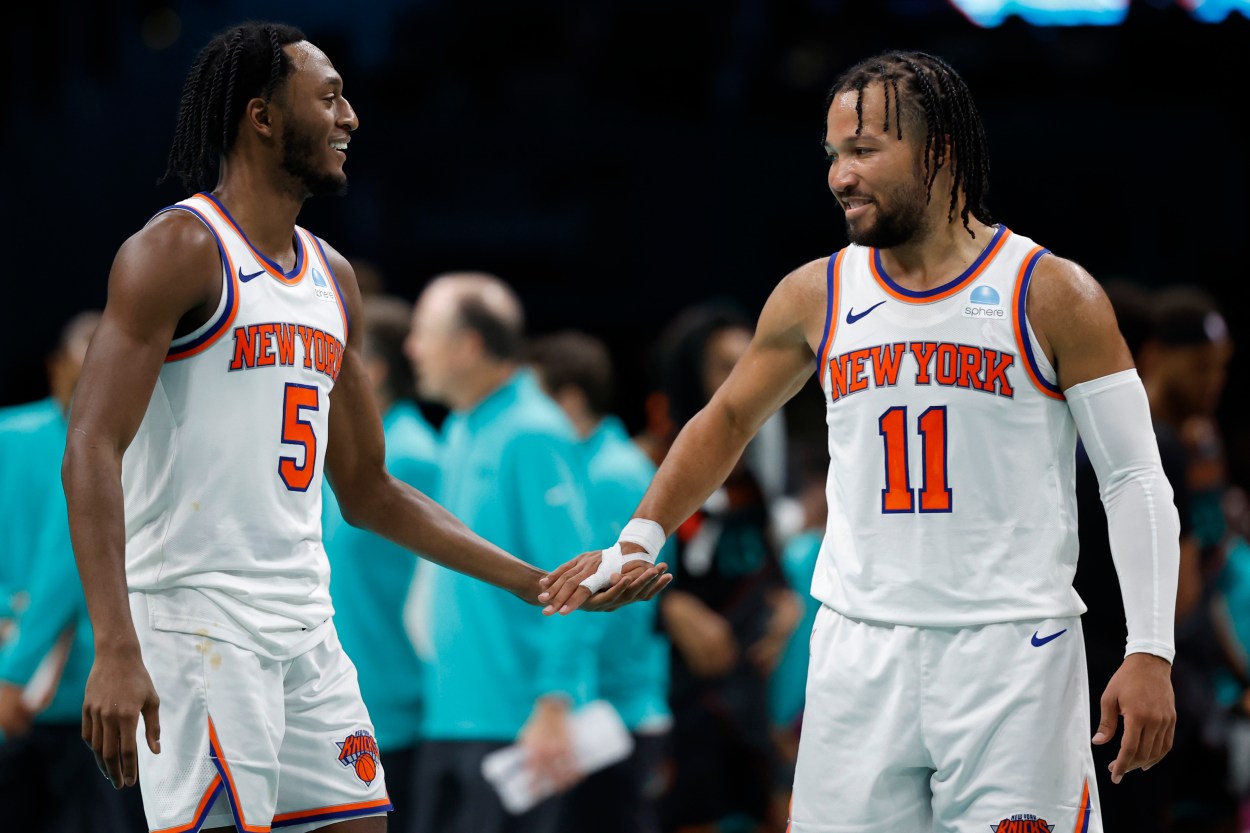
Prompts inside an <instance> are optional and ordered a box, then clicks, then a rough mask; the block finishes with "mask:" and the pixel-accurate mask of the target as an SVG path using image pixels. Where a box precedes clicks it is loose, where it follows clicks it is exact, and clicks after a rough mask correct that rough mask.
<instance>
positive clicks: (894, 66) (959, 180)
mask: <svg viewBox="0 0 1250 833" xmlns="http://www.w3.org/2000/svg"><path fill="white" fill-rule="evenodd" d="M876 82H880V83H881V88H882V92H883V93H884V95H885V124H884V125H883V126H882V129H883V130H885V131H886V132H887V133H888V132H889V131H890V124H891V122H890V101H891V99H893V102H894V122H893V124H894V130H895V132H896V134H897V135H898V138H899V140H900V141H901V140H902V138H903V118H904V114H906V117H907V118H908V120H909V121H912V122H914V123H918V122H919V120H920V119H921V118H923V119H924V124H925V126H926V131H927V132H926V133H925V139H924V175H925V187H926V188H927V189H928V198H929V199H930V200H932V199H933V183H934V181H935V180H936V179H937V175H938V171H940V170H941V169H942V167H943V166H944V165H946V163H947V162H948V161H949V160H948V159H947V151H948V149H949V151H950V152H951V153H952V154H953V155H954V162H953V163H952V164H953V167H952V169H951V193H950V207H949V209H948V210H947V214H946V219H947V220H948V221H950V220H954V219H955V209H956V208H957V207H958V205H959V194H960V191H962V192H963V194H964V196H965V197H966V200H965V202H964V207H963V209H962V210H961V211H960V217H961V218H962V220H963V224H964V228H965V229H968V234H970V235H972V236H973V237H975V236H976V235H975V234H974V233H973V231H972V229H971V228H970V227H969V225H968V217H969V216H970V215H971V216H974V217H976V218H977V219H978V220H980V221H981V222H982V223H985V224H987V225H992V224H993V223H994V217H993V215H992V214H991V213H990V210H989V208H988V207H987V206H986V202H985V198H986V194H987V193H988V192H989V188H990V176H989V174H990V160H989V151H988V148H987V147H986V142H985V130H984V128H983V127H982V125H981V116H980V115H979V114H978V113H977V108H976V104H975V103H974V102H973V100H972V93H970V92H969V91H968V87H967V85H966V84H965V83H964V80H963V79H962V78H961V77H960V76H959V73H957V72H956V71H955V70H954V69H953V68H952V67H951V65H950V64H948V63H946V62H945V61H943V60H942V59H941V58H938V57H936V56H934V55H929V54H927V53H925V52H883V53H881V54H880V55H876V56H874V57H872V58H867V59H865V60H863V61H860V62H859V63H858V64H856V65H855V66H853V67H851V68H850V69H848V70H847V71H846V72H844V73H843V74H842V77H841V78H839V79H838V80H837V81H836V82H835V83H834V85H833V88H832V89H830V91H829V95H828V97H827V98H826V99H825V112H826V113H828V112H829V108H830V107H831V106H832V105H833V101H834V99H835V98H836V97H837V96H838V95H839V94H840V93H843V92H846V91H848V90H854V91H855V92H856V93H858V94H859V97H858V99H857V100H856V102H855V112H856V114H857V115H858V116H859V126H858V127H857V129H856V135H858V134H859V133H860V132H862V131H863V129H864V88H865V87H867V86H870V85H871V84H873V83H876ZM948 142H949V144H948Z"/></svg>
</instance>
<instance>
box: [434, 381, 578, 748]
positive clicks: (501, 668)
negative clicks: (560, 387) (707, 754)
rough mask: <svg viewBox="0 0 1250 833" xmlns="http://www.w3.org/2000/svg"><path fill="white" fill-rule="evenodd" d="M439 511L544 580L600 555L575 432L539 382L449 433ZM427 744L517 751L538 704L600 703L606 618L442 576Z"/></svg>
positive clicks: (471, 415) (469, 416)
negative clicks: (599, 662) (554, 611)
mask: <svg viewBox="0 0 1250 833" xmlns="http://www.w3.org/2000/svg"><path fill="white" fill-rule="evenodd" d="M443 436H444V454H443V466H442V479H441V483H440V486H439V502H440V503H442V504H443V506H445V507H446V508H447V509H448V510H450V511H451V512H452V513H453V514H454V515H456V516H457V517H459V518H460V519H461V520H462V521H464V523H465V524H466V525H467V526H468V527H469V528H470V529H472V530H473V531H474V532H476V533H477V534H478V535H480V536H482V537H483V538H485V539H486V540H488V541H491V542H492V543H494V544H496V545H498V546H500V547H502V548H503V549H505V550H507V551H508V552H510V553H512V554H513V555H515V556H517V557H518V558H521V559H523V560H525V561H528V562H529V563H531V564H534V565H536V566H538V567H542V568H544V569H548V570H550V569H554V568H555V567H557V566H559V565H560V564H562V563H564V562H565V561H567V560H568V559H570V558H572V557H573V556H575V555H577V554H579V553H581V552H584V551H585V550H587V549H588V548H589V546H590V540H591V536H590V528H589V524H588V521H587V515H586V504H585V496H584V475H583V474H582V473H581V471H582V469H581V461H580V458H579V455H578V451H577V440H576V436H575V435H574V432H573V428H572V426H571V425H570V424H569V422H568V420H567V418H566V417H565V416H564V414H563V413H562V412H561V411H560V409H559V408H558V407H557V406H556V405H555V403H554V402H552V401H551V400H550V399H548V398H547V397H546V396H545V395H544V394H543V393H542V391H541V390H540V389H539V387H538V384H537V383H536V382H535V381H534V379H533V377H532V376H531V375H530V374H529V373H528V372H524V371H523V372H518V373H517V374H516V375H514V376H513V377H511V378H510V379H509V380H508V381H507V382H505V383H504V384H503V385H501V386H500V387H499V388H498V389H497V390H495V391H494V392H492V393H491V394H490V395H489V396H487V397H486V399H484V400H483V401H482V402H480V403H478V405H477V406H476V407H474V408H472V409H471V410H468V411H464V412H455V413H453V414H451V415H450V416H449V417H448V418H447V421H446V423H445V424H444V426H443ZM426 573H428V577H429V579H428V580H429V587H428V598H429V599H430V605H429V609H428V611H427V621H426V623H425V626H426V628H427V633H428V637H429V642H430V651H431V653H432V656H431V657H430V658H429V659H430V673H429V674H427V675H426V688H425V690H426V698H425V704H426V712H425V725H424V732H423V734H424V736H425V737H426V738H428V739H431V740H493V741H510V740H512V739H513V738H514V737H515V736H516V734H517V733H518V732H519V731H520V729H521V727H522V726H523V725H524V723H525V721H526V719H527V718H528V717H529V714H530V712H531V710H532V708H533V704H534V701H535V700H536V699H537V698H538V697H540V696H542V695H546V694H564V695H567V696H568V697H569V698H570V700H571V701H572V704H573V705H579V704H581V703H583V702H585V701H587V700H588V699H590V698H592V697H593V696H594V695H595V675H594V656H593V647H594V646H595V645H596V644H597V640H598V632H600V631H601V626H600V625H599V623H598V622H597V620H598V619H600V618H602V617H599V616H598V615H589V614H584V613H583V614H575V615H571V616H551V617H546V616H543V615H542V613H541V611H540V609H539V608H538V607H535V606H533V605H529V604H526V603H525V602H523V601H521V600H520V599H518V598H516V597H515V596H513V595H512V594H510V593H508V592H507V591H504V590H500V589H498V588H496V587H494V586H492V585H489V584H486V583H485V582H482V581H479V580H477V579H474V578H469V577H467V576H464V575H461V574H460V573H456V572H453V571H451V570H448V569H445V568H443V567H437V566H432V567H431V569H429V570H428V571H425V570H424V569H423V578H422V580H423V581H425V580H426V578H425V574H426Z"/></svg>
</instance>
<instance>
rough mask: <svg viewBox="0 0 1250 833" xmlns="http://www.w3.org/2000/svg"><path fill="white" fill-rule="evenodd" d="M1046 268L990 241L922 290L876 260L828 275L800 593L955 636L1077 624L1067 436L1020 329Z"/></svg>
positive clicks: (854, 253)
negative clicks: (811, 554)
mask: <svg viewBox="0 0 1250 833" xmlns="http://www.w3.org/2000/svg"><path fill="white" fill-rule="evenodd" d="M1047 254H1048V251H1047V250H1046V249H1043V248H1042V247H1041V246H1038V245H1036V244H1035V243H1033V241H1031V240H1029V239H1027V238H1025V237H1021V236H1019V235H1015V234H1012V233H1011V232H1010V231H1009V230H1008V229H1006V228H1005V227H1003V226H998V227H996V228H995V230H994V234H993V238H992V239H991V240H990V241H989V242H988V243H987V245H986V247H985V249H984V250H983V251H982V253H981V255H980V256H979V257H978V258H977V259H976V260H975V261H974V262H973V263H972V265H971V266H970V267H968V269H967V271H965V272H964V273H963V274H962V275H960V276H959V277H957V278H955V279H954V280H952V281H950V282H948V283H946V284H944V285H942V286H938V287H936V288H933V289H929V290H925V291H913V290H909V289H906V288H904V287H902V286H900V285H899V284H898V283H896V282H895V281H894V280H892V279H891V278H890V276H889V275H888V274H887V273H886V270H885V269H884V268H883V265H882V263H881V256H880V253H879V252H878V251H877V250H875V249H871V248H864V247H862V246H854V245H852V246H849V247H847V248H846V249H843V250H841V251H840V252H838V253H837V254H836V255H834V256H833V257H832V258H830V261H829V269H828V276H827V281H828V304H827V307H828V309H827V314H826V328H825V336H824V338H823V340H822V342H821V345H820V351H819V362H820V364H819V368H820V382H821V386H822V387H823V389H824V394H825V410H826V422H827V424H828V426H829V457H830V465H829V479H828V485H827V488H826V495H827V497H828V504H829V520H828V525H827V527H826V532H825V539H824V543H823V545H822V548H821V551H820V556H819V559H818V562H817V568H816V573H815V577H814V578H813V581H812V594H813V595H814V596H815V597H816V598H817V599H819V600H820V601H822V602H824V603H825V604H827V605H829V607H831V608H833V609H834V610H836V611H838V612H839V613H841V614H843V615H845V616H848V617H851V618H855V619H863V620H868V621H875V622H885V623H892V624H899V625H911V626H917V627H964V626H972V625H981V624H989V623H994V622H1007V621H1014V620H1022V619H1039V618H1047V617H1058V616H1074V615H1079V614H1081V613H1083V612H1084V611H1085V606H1084V605H1083V604H1082V602H1081V600H1080V598H1079V597H1078V596H1077V594H1076V591H1075V590H1074V589H1073V588H1072V579H1073V576H1074V575H1075V573H1076V560H1077V537H1076V497H1075V450H1076V427H1075V425H1074V423H1073V421H1072V417H1071V415H1070V413H1069V412H1068V407H1067V403H1066V402H1065V400H1064V397H1063V394H1062V392H1061V391H1060V390H1059V388H1058V386H1057V384H1056V375H1055V372H1054V370H1053V369H1052V367H1051V366H1050V363H1049V362H1048V361H1047V359H1046V356H1045V354H1044V353H1043V352H1042V349H1041V347H1040V345H1039V344H1038V342H1037V339H1036V337H1035V336H1034V334H1033V331H1032V329H1031V327H1030V326H1029V321H1028V318H1027V316H1026V315H1025V298H1026V296H1027V294H1028V287H1029V281H1030V279H1031V277H1032V274H1033V270H1034V268H1035V267H1036V265H1037V262H1038V261H1039V260H1040V259H1041V258H1042V257H1043V256H1045V255H1047Z"/></svg>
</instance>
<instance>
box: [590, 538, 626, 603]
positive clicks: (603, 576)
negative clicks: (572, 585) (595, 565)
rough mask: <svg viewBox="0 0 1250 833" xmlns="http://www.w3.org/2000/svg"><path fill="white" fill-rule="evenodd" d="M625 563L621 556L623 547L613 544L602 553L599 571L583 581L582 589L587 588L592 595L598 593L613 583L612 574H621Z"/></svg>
mask: <svg viewBox="0 0 1250 833" xmlns="http://www.w3.org/2000/svg"><path fill="white" fill-rule="evenodd" d="M624 563H625V561H624V558H623V557H622V556H621V545H620V544H613V545H612V546H610V547H608V548H607V549H606V550H604V551H603V552H602V553H601V557H600V560H599V569H597V570H595V572H594V574H593V575H590V576H587V577H586V578H584V579H582V581H581V585H582V587H585V588H586V589H588V590H589V591H590V592H591V593H598V592H599V591H600V590H603V589H604V588H605V587H607V586H608V585H609V584H610V583H611V581H612V574H613V573H619V572H620V571H621V567H622V565H623V564H624Z"/></svg>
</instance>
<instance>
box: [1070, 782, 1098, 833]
mask: <svg viewBox="0 0 1250 833" xmlns="http://www.w3.org/2000/svg"><path fill="white" fill-rule="evenodd" d="M1093 809H1094V805H1092V804H1090V802H1089V779H1088V778H1087V779H1085V786H1084V788H1083V789H1082V790H1081V803H1080V804H1078V805H1077V811H1076V826H1075V827H1073V828H1072V833H1089V816H1090V813H1091V812H1092V811H1093Z"/></svg>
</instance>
